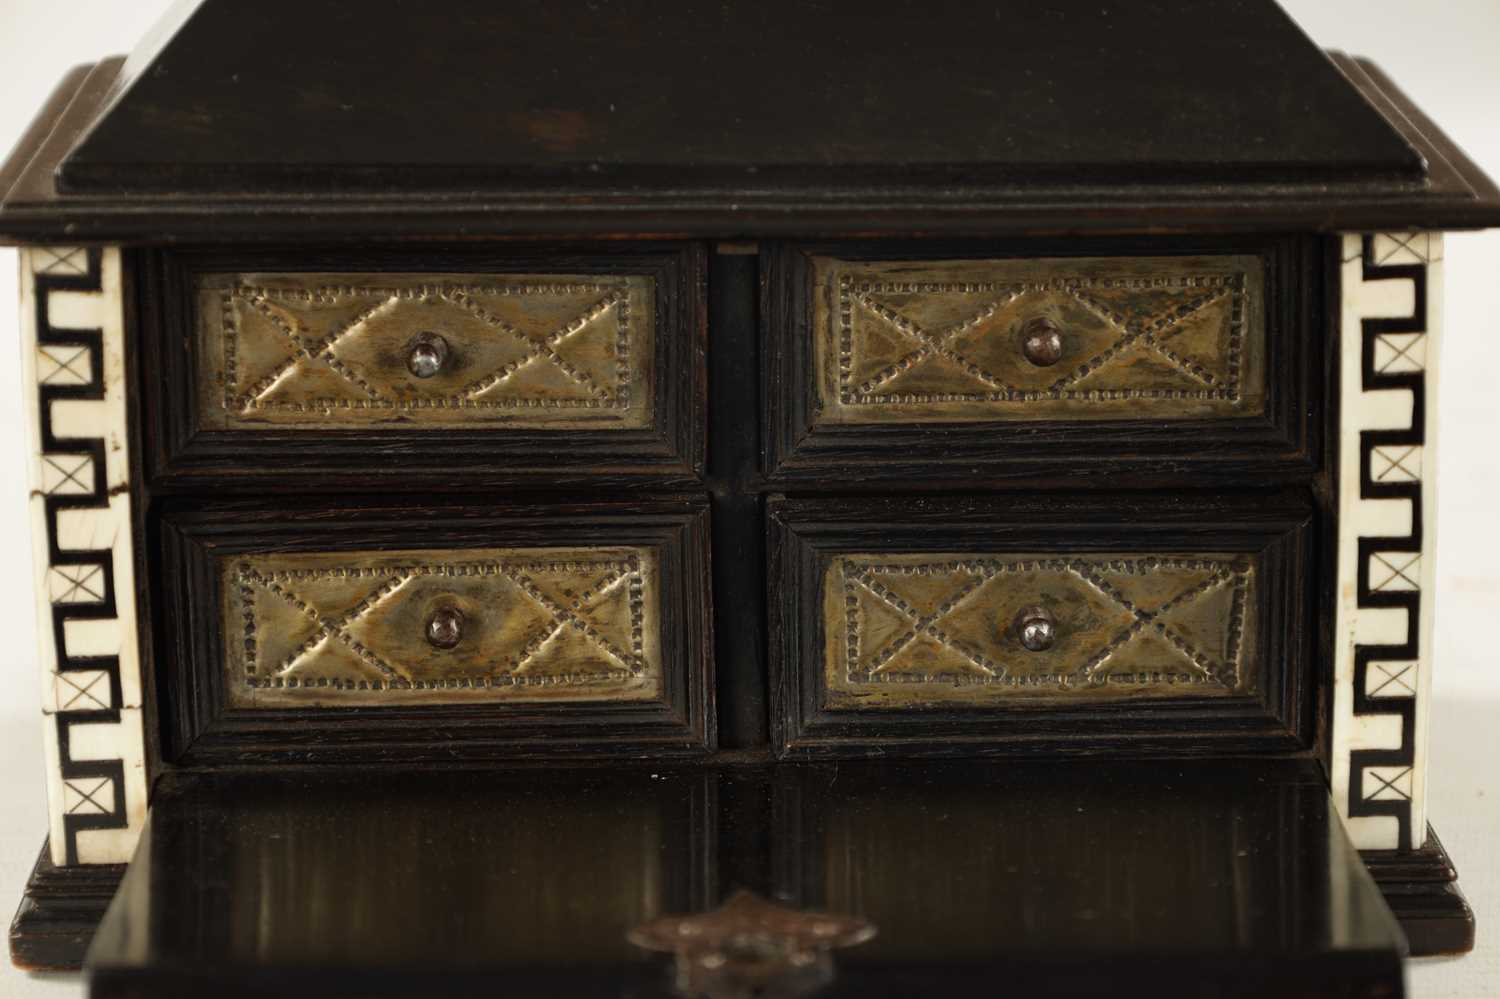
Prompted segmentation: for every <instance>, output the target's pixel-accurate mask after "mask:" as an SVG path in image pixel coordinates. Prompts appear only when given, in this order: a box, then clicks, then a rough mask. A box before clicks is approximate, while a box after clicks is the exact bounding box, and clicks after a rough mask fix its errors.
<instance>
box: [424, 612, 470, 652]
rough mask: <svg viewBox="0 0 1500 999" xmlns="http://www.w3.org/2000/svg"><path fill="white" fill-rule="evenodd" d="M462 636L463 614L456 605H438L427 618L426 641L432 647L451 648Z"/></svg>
mask: <svg viewBox="0 0 1500 999" xmlns="http://www.w3.org/2000/svg"><path fill="white" fill-rule="evenodd" d="M463 637H464V615H463V611H461V610H459V609H458V608H457V607H439V608H438V609H437V610H435V611H433V612H432V617H430V618H428V619H427V641H428V643H429V644H430V645H432V646H433V647H434V648H438V649H451V648H453V647H454V646H456V645H457V644H458V643H459V642H461V641H463Z"/></svg>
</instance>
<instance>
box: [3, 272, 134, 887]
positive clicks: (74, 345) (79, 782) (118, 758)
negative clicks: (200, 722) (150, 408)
mask: <svg viewBox="0 0 1500 999" xmlns="http://www.w3.org/2000/svg"><path fill="white" fill-rule="evenodd" d="M20 259H21V310H22V316H21V337H22V344H21V353H22V363H23V365H24V371H23V385H24V389H23V390H24V391H25V393H26V396H27V398H26V406H27V409H28V411H29V413H30V419H29V420H28V424H29V426H28V433H29V438H30V444H31V450H30V456H31V468H30V480H31V512H32V534H33V539H34V540H33V546H34V552H35V559H34V572H35V584H36V596H37V614H38V628H37V634H38V636H39V642H40V650H39V652H40V655H39V659H40V662H41V667H42V711H43V713H44V714H45V715H46V716H47V721H48V724H47V725H46V727H45V731H46V740H47V752H46V757H47V768H48V799H49V814H50V817H51V829H50V834H51V836H50V841H51V852H52V862H53V863H54V864H56V865H58V866H65V865H73V864H111V863H122V862H124V861H127V860H129V859H130V855H131V853H132V852H133V850H134V847H135V840H136V837H137V836H138V835H139V833H140V828H141V823H142V822H143V821H144V820H145V814H146V766H145V745H144V738H143V726H142V720H141V664H140V656H139V648H138V644H137V635H136V609H135V592H136V581H135V563H134V556H133V552H132V547H133V545H132V534H131V524H132V521H131V514H130V491H129V476H130V460H129V446H128V441H129V435H128V432H127V423H126V399H125V391H126V388H125V386H126V382H125V342H124V340H125V333H124V314H123V306H122V301H123V299H122V290H121V277H120V253H119V250H118V249H115V248H105V249H81V248H68V247H31V248H27V249H24V250H22V251H21V254H20Z"/></svg>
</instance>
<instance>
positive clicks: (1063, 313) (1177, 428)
mask: <svg viewBox="0 0 1500 999" xmlns="http://www.w3.org/2000/svg"><path fill="white" fill-rule="evenodd" d="M1314 258H1316V253H1315V252H1312V251H1311V248H1310V247H1309V246H1307V245H1305V244H1300V243H1299V242H1297V241H1285V240H1273V241H1265V240H1262V241H1258V242H1255V243H1239V244H1228V243H1223V244H1217V245H1213V246H1207V245H1202V244H1188V243H1182V242H1163V241H1156V242H1151V243H1144V244H1136V245H1133V246H1131V247H1130V248H1129V249H1128V250H1127V249H1125V248H1124V247H1122V246H1121V245H1120V244H1110V243H1100V242H1098V241H1095V242H1093V243H1088V242H1083V241H1078V242H1073V243H1053V244H1039V245H1036V246H1034V247H1023V248H1020V249H1019V250H1018V249H1017V248H1016V247H1014V246H1008V247H1001V246H990V245H981V244H963V245H946V246H940V245H931V244H923V243H899V244H887V243H871V244H838V245H804V246H782V247H778V248H776V249H775V250H773V251H772V259H771V261H770V267H769V271H770V274H771V278H770V281H769V284H768V294H769V296H770V298H771V301H770V303H769V304H770V307H769V308H768V309H767V310H766V314H767V315H768V316H770V317H771V325H772V328H771V330H770V334H771V335H770V341H771V344H770V348H771V349H770V353H771V365H770V367H769V371H770V373H771V385H770V387H769V394H770V398H769V406H770V419H768V421H767V424H768V429H769V432H770V434H771V439H770V440H769V441H768V453H769V454H770V455H771V458H772V460H773V462H775V467H774V469H773V471H774V472H775V473H776V474H777V475H779V476H785V477H797V476H802V475H813V476H816V475H823V474H827V473H829V472H831V471H838V472H840V473H841V475H840V477H847V478H850V479H854V480H857V479H859V478H864V477H869V478H901V479H903V480H905V481H910V480H912V479H914V478H915V479H921V478H923V476H922V474H921V473H922V472H923V471H932V472H938V473H941V471H942V470H943V469H942V466H944V465H954V466H958V467H959V468H961V469H962V470H963V471H964V473H965V474H970V472H971V470H973V469H976V468H982V469H983V470H984V471H985V472H986V473H987V474H988V473H991V472H993V473H994V474H997V475H1000V476H1006V475H1017V476H1020V475H1024V476H1026V477H1027V478H1036V477H1037V476H1038V475H1047V474H1048V473H1051V472H1057V473H1061V474H1066V473H1067V472H1068V471H1069V470H1070V466H1071V470H1072V471H1078V472H1082V473H1085V474H1095V473H1097V472H1099V471H1100V470H1101V466H1100V463H1101V462H1106V461H1114V462H1116V463H1117V464H1119V465H1120V466H1121V467H1120V469H1119V470H1120V471H1122V472H1124V473H1126V474H1130V473H1133V472H1145V473H1150V472H1152V471H1156V470H1161V469H1173V470H1180V469H1182V468H1184V467H1185V466H1186V464H1191V463H1193V462H1194V461H1198V462H1202V461H1205V460H1206V461H1221V460H1222V459H1223V458H1224V457H1227V456H1232V457H1237V458H1240V459H1243V460H1247V461H1263V462H1265V463H1267V464H1274V463H1277V462H1281V463H1283V464H1288V465H1301V466H1302V467H1303V468H1305V467H1306V466H1307V460H1308V453H1307V449H1308V448H1310V447H1311V443H1310V442H1309V441H1308V440H1307V434H1306V427H1305V424H1304V422H1303V418H1302V416H1301V413H1302V410H1301V408H1300V405H1299V400H1305V399H1306V397H1307V395H1308V394H1310V392H1311V391H1312V388H1313V382H1312V373H1313V372H1314V371H1315V370H1316V369H1315V368H1314V367H1311V366H1310V362H1309V357H1308V355H1309V354H1310V353H1311V351H1310V350H1309V343H1308V342H1307V341H1308V340H1309V339H1310V337H1309V336H1307V335H1305V334H1308V333H1311V332H1312V331H1313V330H1315V329H1316V327H1315V326H1314V323H1315V322H1316V319H1315V318H1314V316H1313V315H1312V313H1310V312H1308V311H1307V310H1308V307H1309V305H1310V299H1315V298H1316V293H1317V290H1318V287H1319V284H1320V282H1321V277H1320V276H1319V271H1318V268H1317V267H1314V266H1312V264H1313V262H1314ZM1299 268H1301V269H1300V270H1299ZM1299 330H1300V331H1302V332H1303V333H1304V335H1301V336H1299V335H1296V333H1297V331H1299ZM1314 342H1316V341H1314ZM882 454H883V456H884V459H885V460H881V458H882ZM844 472H847V473H848V474H847V476H845V475H843V474H842V473H844Z"/></svg>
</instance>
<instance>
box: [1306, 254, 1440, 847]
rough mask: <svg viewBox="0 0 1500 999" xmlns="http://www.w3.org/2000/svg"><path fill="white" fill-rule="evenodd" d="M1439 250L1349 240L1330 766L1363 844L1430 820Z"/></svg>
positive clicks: (1377, 843)
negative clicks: (1428, 779)
mask: <svg viewBox="0 0 1500 999" xmlns="http://www.w3.org/2000/svg"><path fill="white" fill-rule="evenodd" d="M1442 260H1443V237H1442V234H1441V233H1379V234H1363V235H1361V234H1351V235H1346V236H1345V237H1344V246H1343V258H1342V263H1341V285H1342V296H1341V298H1342V302H1343V307H1342V318H1341V324H1342V330H1341V337H1340V340H1341V343H1342V358H1341V360H1340V404H1339V405H1340V413H1339V424H1340V431H1339V539H1338V613H1337V622H1336V625H1335V628H1336V630H1335V639H1336V643H1335V656H1334V704H1333V740H1332V741H1333V748H1332V767H1331V769H1332V778H1333V791H1334V798H1335V800H1336V801H1337V802H1338V805H1339V808H1340V810H1341V811H1342V812H1343V814H1344V817H1345V818H1346V819H1347V820H1348V825H1349V832H1350V835H1351V836H1352V837H1353V839H1354V842H1355V845H1356V846H1358V847H1359V848H1360V849H1363V850H1391V849H1402V850H1405V849H1416V848H1419V847H1421V845H1422V841H1423V839H1424V837H1425V835H1426V830H1427V819H1426V807H1425V803H1426V770H1427V727H1428V726H1427V714H1428V709H1429V705H1428V691H1429V689H1430V686H1431V682H1432V611H1433V597H1434V594H1435V586H1434V583H1435V581H1436V565H1435V560H1436V553H1437V549H1436V544H1435V537H1434V515H1435V513H1436V495H1435V473H1436V470H1437V462H1436V453H1435V450H1434V444H1435V434H1434V419H1435V416H1436V412H1437V399H1436V371H1437V347H1438V337H1439V333H1440V332H1441V327H1442Z"/></svg>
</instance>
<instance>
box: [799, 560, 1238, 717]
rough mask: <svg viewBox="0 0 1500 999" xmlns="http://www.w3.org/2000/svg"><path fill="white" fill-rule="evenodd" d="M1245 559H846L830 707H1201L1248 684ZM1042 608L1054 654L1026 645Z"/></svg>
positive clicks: (830, 627) (829, 607)
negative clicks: (1067, 703) (924, 703)
mask: <svg viewBox="0 0 1500 999" xmlns="http://www.w3.org/2000/svg"><path fill="white" fill-rule="evenodd" d="M1254 577H1255V568H1254V558H1253V556H1193V557H1178V556H1174V557H1161V558H1157V557H1144V556H1139V555H1130V556H1096V555H1090V556H1084V557H1058V556H1055V555H1052V556H1048V555H1037V556H1030V555H1019V556H1014V555H1006V556H994V557H989V556H976V555H880V556H874V555H871V556H865V555H844V556H838V557H836V558H835V559H834V560H833V561H832V563H831V566H830V568H829V570H828V574H827V577H826V580H825V587H826V592H827V597H826V604H825V608H826V609H825V615H826V616H825V625H826V633H827V636H828V647H829V656H828V662H827V668H826V678H827V683H828V688H829V692H830V695H831V697H832V699H833V701H835V702H836V701H837V700H838V699H839V698H840V697H841V696H843V697H849V696H857V697H859V698H860V702H861V703H870V699H869V695H870V694H871V693H872V692H874V691H877V690H878V691H880V692H881V698H882V699H886V700H891V701H896V700H899V699H900V698H901V697H903V696H907V697H911V696H926V693H927V692H926V690H924V689H923V688H932V687H941V688H945V689H946V690H947V691H948V693H949V695H950V696H952V697H960V698H970V699H973V700H987V699H990V698H993V697H997V696H998V697H1006V698H1010V697H1018V696H1028V695H1030V696H1036V695H1052V696H1056V697H1066V698H1072V699H1079V698H1081V699H1096V698H1101V697H1120V696H1133V695H1136V696H1138V695H1143V694H1145V695H1156V696H1163V695H1170V696H1194V697H1197V696H1206V695H1215V694H1225V693H1241V692H1244V691H1246V690H1248V689H1251V688H1252V687H1253V686H1254V680H1255V673H1256V669H1257V666H1256V663H1255V657H1254V652H1253V649H1250V648H1248V647H1247V646H1248V644H1249V643H1248V642H1247V635H1248V634H1249V633H1250V632H1251V631H1252V630H1253V629H1252V628H1250V627H1248V623H1247V618H1248V617H1249V616H1250V615H1253V614H1254V606H1253V605H1254V599H1253V594H1254ZM1029 607H1042V608H1044V609H1045V610H1046V612H1047V613H1048V614H1050V615H1051V616H1052V618H1053V619H1054V620H1055V622H1056V639H1055V642H1054V644H1053V645H1052V646H1051V647H1050V648H1047V649H1044V650H1041V651H1031V650H1028V649H1027V648H1026V647H1025V646H1023V645H1022V643H1021V641H1020V637H1019V633H1018V630H1017V628H1016V619H1017V616H1018V614H1019V613H1020V612H1021V611H1023V610H1024V609H1026V608H1029Z"/></svg>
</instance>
